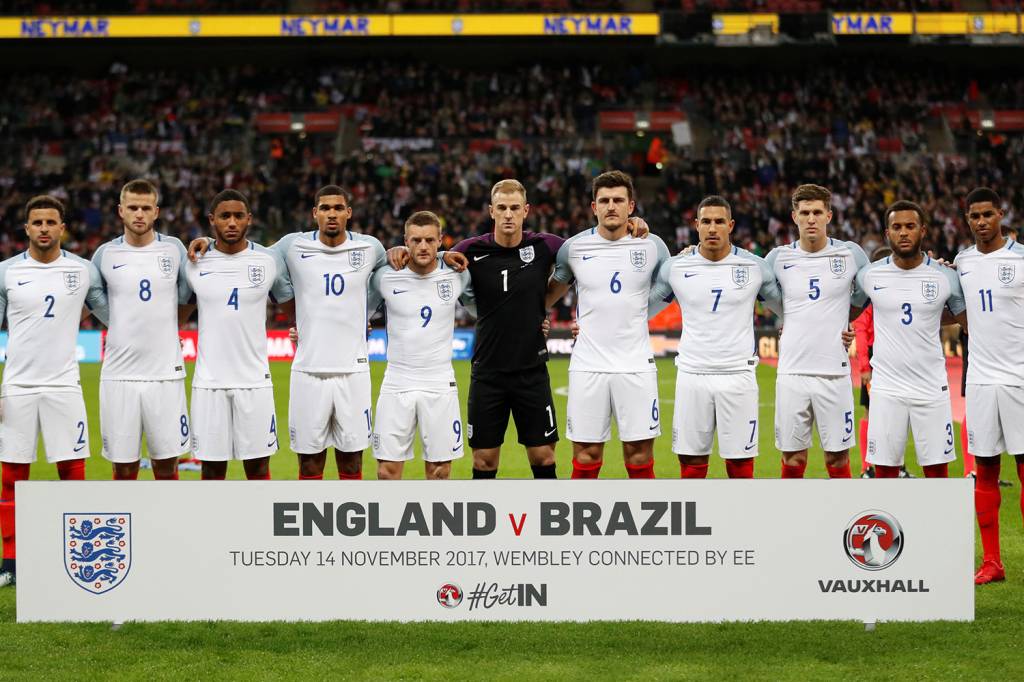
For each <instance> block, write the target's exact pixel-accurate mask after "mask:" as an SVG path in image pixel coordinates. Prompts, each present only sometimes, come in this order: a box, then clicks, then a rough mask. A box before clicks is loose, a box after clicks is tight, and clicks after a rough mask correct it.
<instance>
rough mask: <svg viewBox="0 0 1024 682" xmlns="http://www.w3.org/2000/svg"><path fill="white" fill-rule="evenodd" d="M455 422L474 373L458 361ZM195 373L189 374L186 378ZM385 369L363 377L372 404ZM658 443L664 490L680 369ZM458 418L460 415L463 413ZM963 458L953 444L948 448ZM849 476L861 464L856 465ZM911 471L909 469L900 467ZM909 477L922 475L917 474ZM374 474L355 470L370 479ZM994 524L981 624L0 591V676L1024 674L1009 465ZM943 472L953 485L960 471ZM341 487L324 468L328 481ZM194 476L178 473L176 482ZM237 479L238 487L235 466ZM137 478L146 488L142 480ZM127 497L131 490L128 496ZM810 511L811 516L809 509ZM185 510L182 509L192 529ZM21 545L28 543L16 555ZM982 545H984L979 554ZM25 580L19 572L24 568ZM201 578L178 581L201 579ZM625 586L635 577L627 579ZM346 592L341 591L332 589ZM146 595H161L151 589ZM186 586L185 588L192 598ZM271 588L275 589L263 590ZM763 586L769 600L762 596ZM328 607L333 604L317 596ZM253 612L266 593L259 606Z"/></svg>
mask: <svg viewBox="0 0 1024 682" xmlns="http://www.w3.org/2000/svg"><path fill="white" fill-rule="evenodd" d="M455 368H456V375H457V377H458V381H459V390H460V395H461V397H462V403H463V410H465V399H466V393H467V389H468V381H469V364H468V363H467V362H456V363H455ZM549 368H550V372H551V383H552V388H553V389H554V391H555V404H556V408H557V411H558V415H559V427H560V430H564V427H565V423H564V420H565V392H566V391H565V387H566V386H567V385H568V375H567V372H568V361H567V360H563V359H558V360H553V361H551V363H549ZM190 369H191V368H190ZM271 371H272V372H273V377H274V385H275V391H276V398H277V414H278V424H280V425H281V428H280V429H279V430H280V433H281V434H282V438H281V445H282V449H281V451H279V452H278V453H277V455H275V456H274V457H273V458H272V460H271V468H272V474H273V477H274V478H275V479H294V478H296V468H297V464H296V458H295V455H294V454H293V453H292V452H291V450H289V449H288V443H287V428H286V425H287V415H288V407H287V406H288V371H289V366H288V365H287V364H286V363H273V364H272V365H271ZM383 371H384V365H383V364H381V363H375V364H373V365H372V372H373V379H374V387H375V393H374V394H375V395H376V387H377V386H378V385H379V383H380V380H381V378H382V376H383ZM659 371H660V374H659V381H660V386H661V399H662V407H661V409H662V414H661V416H662V424H663V427H662V428H663V432H664V433H663V435H662V436H661V437H660V438H659V439H658V440H657V442H656V445H655V458H656V472H657V475H658V476H659V477H667V478H675V477H678V475H679V467H678V463H677V460H676V458H675V456H674V455H673V454H672V452H671V449H670V446H671V443H670V435H671V430H670V429H671V418H672V403H671V400H672V396H673V386H674V382H675V370H674V368H673V367H672V365H671V361H669V360H661V361H659ZM98 378H99V365H82V384H83V386H84V390H85V395H86V402H87V405H88V409H89V420H90V439H91V440H90V445H91V449H92V452H93V457H92V459H90V460H89V462H88V464H87V469H86V471H87V476H88V478H91V479H109V478H110V474H111V472H110V466H109V464H107V462H106V461H104V460H103V459H102V458H101V457H100V455H99V453H100V439H99V406H98V398H97V395H98ZM758 380H759V383H760V387H761V390H760V395H761V424H760V448H761V456H760V457H759V458H758V460H757V468H756V475H757V476H758V477H777V476H778V474H779V457H778V453H777V452H776V451H775V449H774V443H773V434H772V424H773V420H774V419H773V410H774V394H775V390H774V389H775V386H774V384H775V370H774V368H772V367H768V366H762V367H760V368H759V369H758ZM463 417H465V412H463ZM506 442H507V443H509V444H510V445H509V446H507V447H506V448H505V449H504V450H503V453H502V465H501V470H500V476H501V477H502V478H528V477H529V476H530V471H529V466H528V465H527V462H526V457H525V454H524V453H523V450H522V448H521V447H520V446H519V445H518V444H516V443H515V431H514V426H512V425H511V424H510V427H509V434H508V437H507V439H506ZM957 449H958V451H959V442H958V443H957ZM620 452H621V449H620V447H619V445H618V442H617V441H613V442H612V443H609V445H608V448H607V450H606V453H605V459H606V464H605V466H604V468H603V470H602V472H601V475H602V477H610V478H623V477H625V469H624V467H623V464H622V458H621V455H620ZM557 456H558V472H559V476H560V477H566V476H568V474H569V471H570V459H571V449H570V446H569V443H567V442H566V441H561V442H559V445H558V450H557ZM853 459H854V462H855V463H854V467H855V469H856V467H857V466H858V465H857V461H858V460H857V457H856V455H853ZM908 461H911V462H912V461H913V458H912V457H910V458H908ZM471 468H472V460H471V457H470V455H469V451H468V449H467V451H466V456H465V457H463V458H462V459H461V460H458V461H457V462H456V463H455V465H454V467H453V477H454V478H469V476H470V469H471ZM909 468H910V470H911V471H912V472H915V473H917V474H920V470H919V468H918V467H916V465H914V464H911V465H910V467H909ZM374 470H375V467H374V462H373V459H372V457H371V456H370V455H369V454H367V455H366V456H365V458H364V473H365V476H366V478H373V477H374ZM1003 471H1004V474H1003V476H1002V477H1003V478H1004V479H1006V480H1009V481H1012V482H1013V487H1011V488H1004V489H1003V506H1002V514H1001V521H1002V526H1003V533H1002V535H1003V557H1004V561H1005V563H1006V565H1007V569H1008V574H1009V578H1008V580H1007V582H1006V583H1003V584H998V585H990V586H986V587H984V588H981V589H979V590H978V592H977V612H976V615H977V620H976V622H974V623H970V624H955V623H927V624H910V623H907V624H895V623H894V624H881V625H879V627H878V629H877V630H876V631H875V632H865V631H864V628H863V626H862V625H861V624H859V623H850V622H838V623H835V622H829V623H821V622H815V623H728V624H697V625H694V624H684V625H675V624H661V623H635V622H631V623H590V624H566V623H558V624H542V623H520V624H497V623H481V624H472V623H466V624H439V623H418V624H397V623H380V624H376V623H363V622H339V623H330V624H323V623H317V624H306V623H303V624H281V623H266V624H248V623H153V624H135V623H128V624H126V625H124V626H123V627H122V628H121V629H119V630H117V631H111V629H110V626H109V625H103V624H89V625H47V624H30V625H17V624H15V623H14V618H15V591H14V589H10V588H7V589H0V679H29V678H43V677H47V678H56V679H64V678H71V677H77V676H79V675H81V674H82V673H83V672H85V671H88V676H89V677H90V678H95V679H107V678H119V679H135V678H140V677H160V678H165V677H170V678H193V679H195V678H202V679H209V678H218V679H220V678H250V679H251V678H298V677H316V678H321V679H322V678H328V677H330V678H345V679H382V680H384V679H387V680H391V679H439V680H457V679H494V680H522V679H534V678H542V677H543V678H547V679H559V680H560V679H588V680H589V679H595V678H600V679H643V680H649V679H679V678H694V677H709V676H712V675H714V676H719V675H721V676H735V677H738V678H742V679H766V680H768V679H771V680H774V679H832V678H838V677H853V676H857V677H862V678H865V679H868V678H870V679H881V680H886V679H906V678H908V677H912V678H929V679H935V678H963V679H999V680H1007V679H1015V678H1021V677H1024V656H1021V655H1020V654H1019V650H1018V647H1019V645H1020V642H1019V640H1020V638H1021V633H1022V632H1024V627H1022V623H1024V531H1022V523H1021V512H1020V507H1019V499H1020V497H1019V496H1020V487H1019V482H1018V481H1017V480H1016V475H1015V472H1014V467H1013V465H1012V461H1011V460H1010V459H1009V458H1006V457H1004V461H1003ZM951 473H952V474H954V475H959V474H960V473H961V464H960V463H959V462H957V463H954V464H953V465H952V467H951ZM333 475H335V468H334V463H333V461H332V458H328V476H329V477H330V476H333ZM724 475H725V471H724V466H723V465H722V462H721V460H719V459H717V458H713V459H712V464H711V470H710V476H711V477H723V476H724ZM198 476H199V475H198V474H197V473H187V472H183V473H182V478H183V479H185V480H190V479H197V478H198ZM228 476H229V477H230V478H242V477H243V474H242V470H241V466H240V465H238V464H237V463H232V464H231V465H230V467H229V471H228ZM808 476H811V477H824V476H825V469H824V465H823V464H822V457H821V450H820V448H818V447H817V446H816V447H815V448H814V450H813V451H812V453H811V464H810V466H809V467H808ZM406 477H407V478H422V477H423V468H422V465H421V464H420V461H419V460H418V459H417V460H416V461H414V462H413V463H410V464H408V465H407V466H406ZM32 478H33V479H45V478H56V470H55V469H54V467H52V466H49V465H47V464H45V463H42V464H37V465H35V466H33V469H32ZM140 478H142V479H151V478H152V474H151V472H148V471H144V472H142V474H141V476H140ZM125 485H131V484H127V483H126V484H125ZM809 513H812V512H809ZM187 515H188V511H187V510H182V517H183V519H185V520H187ZM24 541H25V540H23V542H24ZM976 544H977V545H978V547H979V550H978V551H979V552H980V543H976ZM22 570H24V567H23V569H22ZM201 579H202V578H201V577H200V576H191V577H186V578H184V580H185V581H186V583H187V581H189V580H201ZM623 579H624V580H627V579H628V576H627V575H623ZM352 587H353V586H342V585H339V591H343V590H344V589H352ZM154 589H160V587H159V586H154ZM186 589H187V587H186ZM267 589H268V590H272V589H274V585H273V584H272V583H271V584H268V585H267ZM764 589H772V586H771V585H765V586H764ZM325 596H326V595H325ZM253 598H255V599H258V598H259V595H254V597H253Z"/></svg>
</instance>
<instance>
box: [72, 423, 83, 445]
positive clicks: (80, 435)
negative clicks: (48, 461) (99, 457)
mask: <svg viewBox="0 0 1024 682" xmlns="http://www.w3.org/2000/svg"><path fill="white" fill-rule="evenodd" d="M74 449H75V452H81V451H82V450H83V449H85V422H78V441H77V442H76V443H75V448H74Z"/></svg>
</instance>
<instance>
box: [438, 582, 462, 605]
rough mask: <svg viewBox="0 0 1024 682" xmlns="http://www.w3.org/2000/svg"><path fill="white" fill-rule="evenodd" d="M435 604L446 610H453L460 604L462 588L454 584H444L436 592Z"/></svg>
mask: <svg viewBox="0 0 1024 682" xmlns="http://www.w3.org/2000/svg"><path fill="white" fill-rule="evenodd" d="M437 603H438V604H440V605H441V606H443V607H445V608H446V609H454V608H455V607H456V606H458V605H459V604H461V603H462V588H461V587H459V586H458V585H456V584H454V583H445V584H444V585H441V587H440V588H439V589H438V590H437Z"/></svg>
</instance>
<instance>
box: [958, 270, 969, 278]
mask: <svg viewBox="0 0 1024 682" xmlns="http://www.w3.org/2000/svg"><path fill="white" fill-rule="evenodd" d="M969 274H971V271H970V270H968V271H967V272H964V271H963V270H961V271H960V276H961V277H963V276H964V275H969Z"/></svg>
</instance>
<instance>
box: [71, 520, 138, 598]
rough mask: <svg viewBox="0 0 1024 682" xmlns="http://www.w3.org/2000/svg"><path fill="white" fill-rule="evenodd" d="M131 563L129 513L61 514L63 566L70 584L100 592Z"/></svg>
mask: <svg viewBox="0 0 1024 682" xmlns="http://www.w3.org/2000/svg"><path fill="white" fill-rule="evenodd" d="M131 567H132V515H131V514H111V513H104V514H64V569H65V570H66V571H67V573H68V577H70V578H71V581H72V582H73V583H74V584H76V585H78V586H79V587H81V588H82V589H83V590H85V591H86V592H92V593H93V594H103V593H104V592H109V591H110V590H112V589H114V588H115V587H117V586H118V585H120V584H121V583H123V582H124V579H125V577H126V576H127V575H128V570H129V569H130V568H131Z"/></svg>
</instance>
